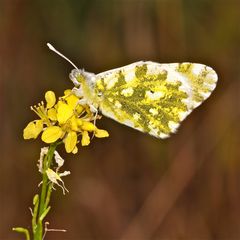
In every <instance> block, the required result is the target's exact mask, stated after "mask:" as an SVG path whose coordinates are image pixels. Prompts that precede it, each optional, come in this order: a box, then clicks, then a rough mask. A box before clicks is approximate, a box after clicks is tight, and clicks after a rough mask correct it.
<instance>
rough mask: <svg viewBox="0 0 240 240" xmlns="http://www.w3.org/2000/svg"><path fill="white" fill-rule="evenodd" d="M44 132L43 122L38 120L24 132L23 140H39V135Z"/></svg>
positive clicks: (30, 124) (31, 123)
mask: <svg viewBox="0 0 240 240" xmlns="http://www.w3.org/2000/svg"><path fill="white" fill-rule="evenodd" d="M42 130H43V122H42V120H36V121H33V122H30V123H29V124H28V125H27V126H26V127H25V128H24V130H23V138H24V139H31V138H34V139H35V138H37V136H38V135H39V133H40V132H41V131H42Z"/></svg>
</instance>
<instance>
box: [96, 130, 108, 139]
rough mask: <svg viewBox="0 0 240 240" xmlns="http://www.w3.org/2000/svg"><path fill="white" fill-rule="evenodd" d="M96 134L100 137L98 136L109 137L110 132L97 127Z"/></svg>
mask: <svg viewBox="0 0 240 240" xmlns="http://www.w3.org/2000/svg"><path fill="white" fill-rule="evenodd" d="M95 136H96V137H98V138H104V137H108V136H109V134H108V132H107V131H106V130H103V129H97V130H96V131H95Z"/></svg>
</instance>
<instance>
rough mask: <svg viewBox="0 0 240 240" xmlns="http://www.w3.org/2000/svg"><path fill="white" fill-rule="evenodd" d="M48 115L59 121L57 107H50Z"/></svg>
mask: <svg viewBox="0 0 240 240" xmlns="http://www.w3.org/2000/svg"><path fill="white" fill-rule="evenodd" d="M47 115H48V117H49V119H50V120H52V121H57V111H56V109H55V108H50V109H48V111H47Z"/></svg>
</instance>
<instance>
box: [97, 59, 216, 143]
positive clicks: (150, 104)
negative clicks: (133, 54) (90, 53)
mask: <svg viewBox="0 0 240 240" xmlns="http://www.w3.org/2000/svg"><path fill="white" fill-rule="evenodd" d="M216 82H217V74H216V73H215V71H214V70H213V69H212V68H210V67H208V66H206V65H203V64H197V63H169V64H159V63H154V62H149V61H148V62H143V61H141V62H136V63H133V64H130V65H127V66H125V67H121V68H117V69H113V70H110V71H107V72H103V73H100V74H97V75H96V83H95V89H94V91H95V94H97V95H101V101H100V102H99V103H98V104H99V109H100V110H101V112H102V113H103V114H104V115H105V116H107V117H110V118H112V119H114V120H116V121H118V122H120V123H122V124H125V125H127V126H130V127H132V128H135V129H137V130H139V131H142V132H147V133H149V134H151V135H153V136H155V137H159V138H166V137H168V136H169V134H170V133H172V132H175V131H176V129H177V128H178V126H179V124H180V122H181V121H182V120H183V119H184V118H185V117H186V116H187V115H188V114H189V113H190V112H191V111H192V110H193V109H194V108H196V107H197V106H199V105H200V104H201V103H202V102H203V101H204V100H205V99H206V98H208V97H209V96H210V94H211V92H212V91H213V89H214V88H215V86H216Z"/></svg>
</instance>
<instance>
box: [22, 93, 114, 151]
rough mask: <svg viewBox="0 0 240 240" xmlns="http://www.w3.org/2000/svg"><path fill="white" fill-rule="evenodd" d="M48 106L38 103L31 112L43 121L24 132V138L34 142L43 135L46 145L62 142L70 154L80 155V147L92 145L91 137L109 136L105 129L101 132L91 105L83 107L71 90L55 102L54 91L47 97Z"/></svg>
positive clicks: (29, 126) (30, 124) (30, 125)
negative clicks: (79, 143)
mask: <svg viewBox="0 0 240 240" xmlns="http://www.w3.org/2000/svg"><path fill="white" fill-rule="evenodd" d="M45 100H46V104H44V102H41V103H39V104H38V105H37V106H34V107H31V109H32V110H33V111H34V112H35V113H36V114H37V115H38V116H39V118H40V119H38V120H34V121H32V122H30V123H29V124H28V125H27V126H26V128H25V129H24V131H23V137H24V139H31V138H33V139H35V138H37V137H38V136H39V134H40V133H41V132H42V136H41V139H42V141H43V142H45V143H49V144H50V143H54V142H56V141H62V142H63V143H64V145H65V149H66V152H67V153H77V151H78V148H77V144H78V142H79V138H81V145H82V146H87V145H89V144H90V134H92V135H93V136H95V137H98V138H103V137H108V136H109V134H108V132H107V131H106V130H102V129H98V128H97V127H96V125H95V120H96V119H97V118H100V116H96V115H94V114H93V113H92V112H91V111H90V107H89V106H88V105H80V104H79V98H78V97H77V96H76V95H74V94H73V92H72V91H71V90H66V91H65V92H64V96H63V97H60V98H59V100H58V101H57V100H56V96H55V93H54V92H53V91H47V92H46V94H45Z"/></svg>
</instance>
